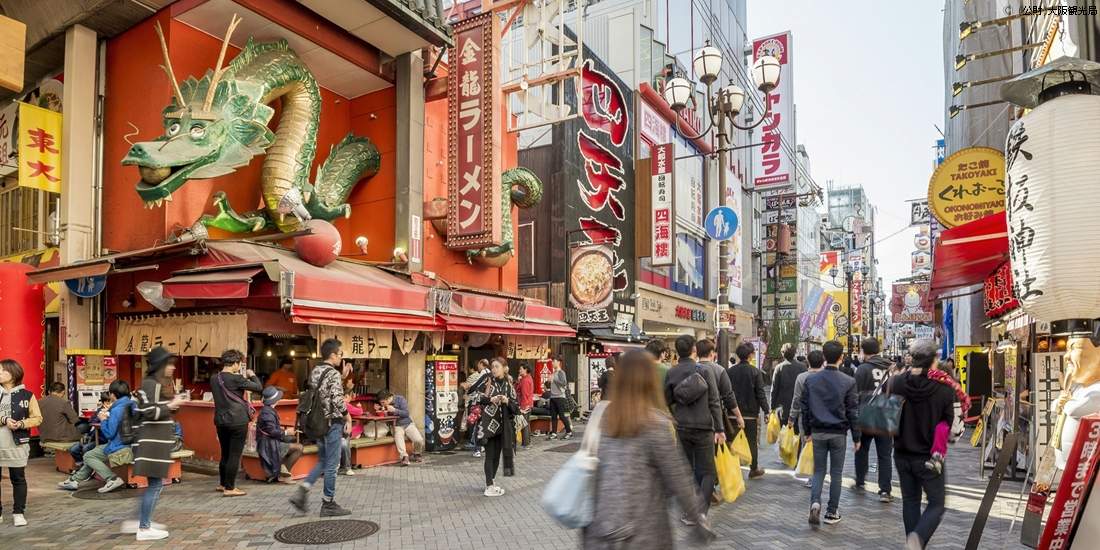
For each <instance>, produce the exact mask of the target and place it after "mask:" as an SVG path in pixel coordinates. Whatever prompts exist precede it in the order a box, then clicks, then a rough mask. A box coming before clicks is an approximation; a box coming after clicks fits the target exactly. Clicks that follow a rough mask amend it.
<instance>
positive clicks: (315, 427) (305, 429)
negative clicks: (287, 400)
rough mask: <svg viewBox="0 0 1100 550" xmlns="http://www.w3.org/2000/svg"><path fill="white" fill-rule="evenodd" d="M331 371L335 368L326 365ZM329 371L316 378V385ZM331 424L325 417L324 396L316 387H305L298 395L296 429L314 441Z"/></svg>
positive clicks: (325, 432)
mask: <svg viewBox="0 0 1100 550" xmlns="http://www.w3.org/2000/svg"><path fill="white" fill-rule="evenodd" d="M328 369H329V370H330V371H332V372H336V370H335V369H333V368H331V367H328ZM328 375H329V373H328V372H327V371H326V372H324V373H322V374H321V376H320V377H319V378H318V379H317V382H318V385H320V384H321V382H324V379H325V377H326V376H328ZM330 425H331V422H329V419H328V418H327V417H325V398H324V396H322V395H321V391H320V390H319V389H317V388H307V389H306V391H304V392H302V394H301V395H300V396H299V397H298V430H299V431H301V432H302V433H303V434H305V436H306V437H308V438H309V439H312V440H314V441H316V440H319V439H322V438H324V437H325V434H327V433H328V428H329V426H330Z"/></svg>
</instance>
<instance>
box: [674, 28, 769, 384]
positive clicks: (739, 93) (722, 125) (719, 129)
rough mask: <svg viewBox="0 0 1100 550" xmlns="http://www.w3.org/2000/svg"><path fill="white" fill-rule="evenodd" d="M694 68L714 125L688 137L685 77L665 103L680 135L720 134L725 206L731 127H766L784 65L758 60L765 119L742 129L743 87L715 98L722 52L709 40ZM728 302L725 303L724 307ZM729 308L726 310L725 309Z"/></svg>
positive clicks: (724, 288)
mask: <svg viewBox="0 0 1100 550" xmlns="http://www.w3.org/2000/svg"><path fill="white" fill-rule="evenodd" d="M692 66H693V67H694V69H695V73H696V74H698V75H699V80H700V81H702V83H703V84H705V85H706V86H707V102H708V103H709V110H708V112H709V115H710V117H709V119H710V124H709V125H708V126H707V128H705V129H704V130H703V131H701V132H699V135H696V136H689V135H687V134H685V133H684V131H683V129H682V128H681V124H680V111H682V110H683V109H684V107H686V106H687V104H688V101H690V100H691V97H692V92H693V88H694V86H693V85H692V84H691V83H690V82H688V80H687V79H685V78H684V77H683V76H682V75H678V76H676V77H675V78H672V79H670V80H669V81H668V83H666V84H665V89H664V96H665V101H667V102H668V104H669V107H671V108H672V110H673V111H674V112H675V113H676V124H675V127H676V133H678V134H680V135H681V136H683V137H685V138H687V139H689V140H693V139H697V138H700V137H702V136H704V135H706V133H707V132H709V131H710V130H711V129H715V130H716V137H717V138H718V164H719V170H718V187H719V195H720V196H721V197H722V199H721V200H722V202H723V203H724V202H725V195H726V167H727V166H728V164H729V163H728V160H727V158H726V153H727V152H728V151H729V132H730V131H731V129H730V128H729V127H730V126H733V127H734V128H738V129H741V130H749V129H751V128H755V127H757V126H759V125H760V124H762V123H763V122H764V120H765V119H766V118H768V114H769V113H770V112H771V101H770V99H769V98H768V97H767V95H768V94H769V93H770V92H771V91H772V90H773V89H775V84H776V82H778V81H779V71H780V65H779V60H777V59H776V58H774V57H771V56H764V57H761V58H760V59H758V60H756V63H754V64H753V67H752V76H753V80H755V81H756V88H757V89H758V90H760V91H761V92H763V93H764V95H765V98H764V115H763V116H761V117H760V119H759V120H758V121H757V122H756V123H755V124H752V125H749V126H741V125H739V124H737V122H735V121H734V118H735V117H737V115H738V113H740V112H741V107H743V106H744V103H745V91H744V90H742V89H741V88H740V87H739V86H737V85H735V84H734V83H733V80H732V79H730V83H729V85H728V86H726V87H725V88H722V89H721V90H719V91H718V93H717V94H715V95H714V96H713V97H712V96H711V85H712V84H714V82H715V81H716V80H718V75H719V74H721V72H722V52H720V51H719V50H718V48H715V47H714V46H711V45H710V40H707V43H706V45H705V46H703V48H702V49H700V50H699V53H697V54H696V55H695V59H694V60H693V62H692ZM728 256H729V245H728V243H727V241H721V242H719V244H718V304H717V305H718V307H717V310H718V311H722V310H725V311H729V277H728V271H729V258H728ZM723 302H724V303H723ZM723 305H725V307H724V308H723V307H722V306H723ZM729 333H730V330H729V328H728V327H726V326H722V328H719V330H718V342H717V344H718V346H717V347H718V363H719V364H720V365H721V366H722V367H723V368H725V367H728V366H729V358H730V349H729V336H730V334H729Z"/></svg>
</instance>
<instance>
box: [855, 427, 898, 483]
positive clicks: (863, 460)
mask: <svg viewBox="0 0 1100 550" xmlns="http://www.w3.org/2000/svg"><path fill="white" fill-rule="evenodd" d="M872 441H874V442H875V454H876V455H878V492H880V493H886V494H890V478H891V477H892V475H891V469H890V453H891V451H892V450H893V448H894V438H892V437H890V436H888V435H871V434H863V436H862V437H860V440H859V450H858V451H856V485H863V481H864V480H865V479H866V478H867V465H868V462H869V461H870V460H869V459H870V457H871V456H870V455H871V442H872Z"/></svg>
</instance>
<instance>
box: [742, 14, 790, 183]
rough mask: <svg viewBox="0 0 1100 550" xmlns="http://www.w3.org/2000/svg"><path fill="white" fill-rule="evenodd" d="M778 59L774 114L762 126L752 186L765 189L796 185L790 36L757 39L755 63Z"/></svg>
mask: <svg viewBox="0 0 1100 550" xmlns="http://www.w3.org/2000/svg"><path fill="white" fill-rule="evenodd" d="M766 55H767V56H772V57H774V58H776V59H778V60H779V66H780V67H781V71H780V73H779V82H777V83H776V87H775V89H774V90H772V92H771V94H770V95H769V100H770V102H771V113H770V114H769V115H768V120H767V121H765V122H764V124H762V125H761V126H760V130H759V131H760V140H761V141H762V142H763V143H764V146H763V147H760V148H757V149H754V151H757V152H755V153H753V163H754V172H753V187H755V188H756V189H764V188H769V187H776V186H786V185H789V184H791V183H792V182H794V175H793V172H794V170H793V165H792V164H791V157H790V154H789V153H788V149H790V150H791V151H793V150H794V141H793V139H794V109H793V108H792V105H791V100H792V99H793V97H792V94H793V91H792V88H793V87H792V85H791V83H792V78H791V66H792V65H791V33H790V32H784V33H780V34H776V35H773V36H768V37H764V38H758V39H756V40H753V42H752V60H753V63H755V62H756V60H757V59H760V58H761V57H763V56H766Z"/></svg>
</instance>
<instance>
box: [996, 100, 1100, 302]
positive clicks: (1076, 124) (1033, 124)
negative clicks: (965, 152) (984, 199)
mask: <svg viewBox="0 0 1100 550" xmlns="http://www.w3.org/2000/svg"><path fill="white" fill-rule="evenodd" d="M1097 112H1100V97H1098V96H1093V95H1068V96H1063V97H1059V98H1056V99H1052V100H1050V101H1047V102H1046V103H1043V104H1042V105H1039V106H1038V107H1036V108H1035V109H1034V110H1032V111H1031V112H1030V113H1028V114H1027V115H1026V116H1024V117H1023V118H1021V119H1020V120H1018V121H1016V124H1014V125H1013V126H1012V129H1011V130H1010V131H1009V133H1008V139H1007V141H1006V145H1005V151H1006V159H1005V160H1006V164H1007V166H1008V209H1007V222H1008V252H1009V258H1010V259H1011V266H1012V285H1013V291H1014V294H1015V295H1016V297H1017V298H1018V299H1019V300H1020V307H1021V308H1023V310H1024V311H1026V312H1027V313H1028V314H1030V315H1031V316H1032V317H1035V318H1036V319H1041V320H1044V321H1059V320H1062V319H1094V318H1096V317H1098V316H1100V287H1097V285H1095V284H1093V283H1094V281H1092V279H1094V276H1095V273H1096V263H1095V261H1094V259H1093V257H1092V254H1091V251H1093V250H1096V247H1097V246H1100V233H1098V232H1097V231H1094V230H1091V229H1085V228H1083V227H1082V225H1081V223H1082V222H1081V220H1088V219H1092V218H1093V217H1094V215H1095V212H1096V211H1097V209H1098V208H1100V195H1098V194H1097V193H1095V192H1094V190H1095V189H1096V187H1097V184H1098V183H1100V181H1098V178H1100V160H1098V159H1097V158H1096V156H1095V155H1067V154H1066V151H1091V150H1095V148H1096V147H1100V126H1098V125H1096V124H1094V120H1093V119H1095V115H1096V113H1097Z"/></svg>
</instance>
